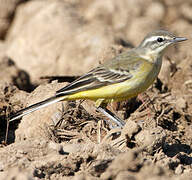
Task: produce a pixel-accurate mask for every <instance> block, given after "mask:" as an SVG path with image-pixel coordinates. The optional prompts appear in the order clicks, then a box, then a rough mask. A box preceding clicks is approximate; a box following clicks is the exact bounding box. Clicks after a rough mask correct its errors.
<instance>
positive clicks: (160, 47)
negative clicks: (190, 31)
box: [138, 30, 187, 56]
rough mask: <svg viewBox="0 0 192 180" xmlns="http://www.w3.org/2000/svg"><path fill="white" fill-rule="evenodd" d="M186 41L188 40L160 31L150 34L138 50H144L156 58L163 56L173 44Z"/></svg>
mask: <svg viewBox="0 0 192 180" xmlns="http://www.w3.org/2000/svg"><path fill="white" fill-rule="evenodd" d="M185 40H187V38H184V37H176V36H175V35H174V34H172V33H170V32H168V31H164V30H158V31H154V32H151V33H149V34H148V35H147V36H146V37H145V38H144V40H143V41H142V42H141V44H140V45H139V47H138V48H139V49H142V50H143V51H144V52H146V53H147V54H148V53H149V54H152V55H154V56H158V55H162V53H163V52H164V50H166V48H167V47H168V46H170V45H171V44H174V43H176V42H180V41H185Z"/></svg>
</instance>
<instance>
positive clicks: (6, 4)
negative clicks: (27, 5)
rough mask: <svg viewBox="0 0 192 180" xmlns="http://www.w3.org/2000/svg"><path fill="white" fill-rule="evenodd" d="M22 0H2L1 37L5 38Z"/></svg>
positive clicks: (0, 12)
mask: <svg viewBox="0 0 192 180" xmlns="http://www.w3.org/2000/svg"><path fill="white" fill-rule="evenodd" d="M21 2H22V0H0V4H1V6H0V39H5V36H6V33H7V31H8V29H9V27H10V25H11V22H12V19H13V15H14V13H15V9H16V7H17V5H18V4H20V3H21Z"/></svg>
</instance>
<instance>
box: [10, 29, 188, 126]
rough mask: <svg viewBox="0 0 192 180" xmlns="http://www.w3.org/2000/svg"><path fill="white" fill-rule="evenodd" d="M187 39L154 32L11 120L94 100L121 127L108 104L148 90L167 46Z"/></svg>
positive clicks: (99, 108) (122, 123) (101, 110)
mask: <svg viewBox="0 0 192 180" xmlns="http://www.w3.org/2000/svg"><path fill="white" fill-rule="evenodd" d="M185 40H187V39H186V38H183V37H176V36H175V35H173V34H172V33H170V32H167V31H164V30H159V31H154V32H152V33H150V34H148V35H147V36H146V37H145V38H144V40H143V41H142V42H141V44H140V45H139V46H138V47H136V48H134V49H132V50H129V51H127V52H123V53H121V54H119V55H117V56H116V57H114V58H113V59H110V60H108V61H106V62H105V63H104V64H101V65H99V66H98V67H96V68H95V69H93V70H91V71H89V72H88V73H87V74H85V75H83V76H81V77H80V78H78V79H77V80H75V81H73V82H72V83H70V84H68V85H67V86H65V87H63V88H62V89H60V90H58V91H57V92H56V94H55V96H53V97H50V98H48V99H46V100H44V101H41V102H38V103H36V104H33V105H31V106H29V107H27V108H25V109H22V110H20V111H18V112H17V113H16V114H15V116H14V117H13V118H12V119H11V120H10V121H14V120H16V119H19V118H21V117H22V116H24V115H26V114H28V113H31V112H33V111H36V110H38V109H40V108H43V107H46V106H48V105H50V104H53V103H56V102H59V101H70V100H77V99H91V100H93V101H95V102H96V107H97V108H98V110H99V111H100V112H102V113H104V114H105V115H106V116H108V117H109V118H110V119H111V120H112V121H114V122H115V123H116V124H117V125H118V126H120V127H122V126H124V124H125V123H124V121H122V120H121V119H120V118H118V117H117V116H115V115H114V114H112V113H111V112H110V111H109V110H108V109H107V108H106V105H107V103H110V102H113V101H122V100H126V99H129V98H132V97H135V96H137V95H138V94H139V93H141V92H143V91H145V90H146V89H147V88H148V87H149V86H150V85H151V84H152V83H153V81H154V80H155V79H156V77H157V76H158V74H159V71H160V69H161V64H162V56H163V54H164V51H165V49H166V48H167V47H168V46H169V45H171V44H173V43H176V42H180V41H185Z"/></svg>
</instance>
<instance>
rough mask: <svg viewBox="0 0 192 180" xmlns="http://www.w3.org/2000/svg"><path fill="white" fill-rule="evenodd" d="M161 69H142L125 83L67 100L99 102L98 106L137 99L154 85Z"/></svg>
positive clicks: (83, 93)
mask: <svg viewBox="0 0 192 180" xmlns="http://www.w3.org/2000/svg"><path fill="white" fill-rule="evenodd" d="M159 68H160V67H158V68H155V67H152V68H151V69H146V67H141V69H140V70H139V71H137V72H136V73H135V74H133V77H132V78H131V79H129V80H127V81H125V82H121V83H116V84H111V85H108V86H103V87H100V88H98V89H92V90H87V91H82V92H78V93H75V94H72V95H69V96H67V97H66V100H76V99H91V100H93V101H97V102H96V105H100V104H101V103H102V102H104V103H109V102H113V101H122V100H126V99H129V98H132V97H135V96H137V95H138V94H139V93H141V92H143V91H145V90H146V89H147V88H148V87H149V86H150V85H151V84H152V83H153V81H154V80H155V78H156V77H157V75H158V73H159Z"/></svg>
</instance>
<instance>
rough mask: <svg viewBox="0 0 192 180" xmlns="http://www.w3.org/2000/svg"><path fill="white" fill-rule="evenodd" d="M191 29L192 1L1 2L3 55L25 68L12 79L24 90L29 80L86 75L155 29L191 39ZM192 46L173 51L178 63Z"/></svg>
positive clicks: (63, 0)
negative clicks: (101, 62) (103, 61)
mask: <svg viewBox="0 0 192 180" xmlns="http://www.w3.org/2000/svg"><path fill="white" fill-rule="evenodd" d="M191 28H192V2H191V0H169V1H167V0H145V1H143V0H118V1H116V0H105V1H103V0H91V1H90V0H46V1H45V0H0V39H1V41H0V56H1V57H5V56H6V57H8V58H9V59H10V60H12V61H13V62H14V63H15V65H16V66H17V67H18V68H20V69H22V70H23V71H22V72H20V74H17V75H15V74H14V77H15V76H16V77H15V78H12V79H14V80H15V79H16V80H17V81H16V80H15V81H14V83H15V84H16V85H17V86H18V87H19V88H21V89H27V88H29V87H25V86H26V85H29V84H27V81H28V80H29V78H30V79H31V81H32V84H39V83H40V82H41V81H40V77H42V76H48V75H49V76H52V75H54V76H56V75H57V76H59V75H81V74H83V73H85V72H87V71H88V70H90V69H91V68H93V67H95V66H97V65H98V63H99V61H102V60H103V59H107V58H109V57H111V56H114V55H115V54H116V53H119V52H121V51H123V50H124V48H126V49H127V48H131V47H134V46H137V45H138V44H139V43H140V42H141V41H142V39H143V38H144V36H145V35H146V34H147V33H149V32H151V31H153V30H156V29H166V30H169V31H171V32H173V33H176V34H177V35H179V36H184V37H187V38H189V39H190V38H191V36H192V34H191ZM190 44H191V42H190V41H188V42H186V43H184V44H182V51H181V53H180V54H178V53H177V50H178V49H174V50H172V51H173V53H169V55H170V54H172V55H174V56H175V57H174V62H175V63H176V64H179V63H182V62H181V61H182V59H183V58H184V57H185V56H186V54H188V56H189V55H190V54H191V50H190V49H191V46H190ZM188 63H190V62H188ZM1 69H2V68H1ZM25 72H26V73H27V74H25ZM1 73H4V72H1ZM10 73H11V72H10ZM9 75H10V74H9ZM11 75H12V76H13V74H11ZM27 75H28V76H27ZM167 75H168V74H167ZM2 76H4V74H2V75H1V77H2ZM168 76H169V75H168ZM18 79H19V80H18ZM19 81H25V83H26V84H22V82H19ZM23 83H24V82H23ZM166 83H167V82H166ZM31 88H33V87H30V88H29V89H27V90H28V91H30V89H31Z"/></svg>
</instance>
